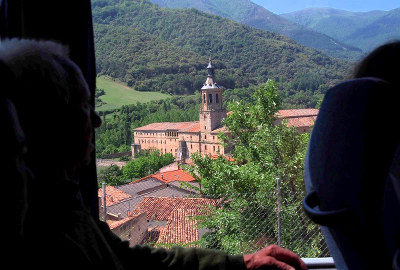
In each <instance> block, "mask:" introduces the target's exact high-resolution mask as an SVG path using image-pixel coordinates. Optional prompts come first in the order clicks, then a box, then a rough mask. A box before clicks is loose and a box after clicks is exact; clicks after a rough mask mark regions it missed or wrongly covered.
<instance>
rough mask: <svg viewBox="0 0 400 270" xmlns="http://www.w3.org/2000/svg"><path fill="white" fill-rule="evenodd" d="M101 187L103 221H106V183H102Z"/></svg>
mask: <svg viewBox="0 0 400 270" xmlns="http://www.w3.org/2000/svg"><path fill="white" fill-rule="evenodd" d="M102 189H103V198H102V200H103V221H104V222H106V221H107V205H106V183H104V182H103V183H102Z"/></svg>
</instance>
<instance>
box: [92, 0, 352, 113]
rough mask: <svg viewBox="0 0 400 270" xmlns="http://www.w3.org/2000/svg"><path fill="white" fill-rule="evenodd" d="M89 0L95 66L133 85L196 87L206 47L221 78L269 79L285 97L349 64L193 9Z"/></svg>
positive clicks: (322, 84) (340, 75)
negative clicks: (91, 9)
mask: <svg viewBox="0 0 400 270" xmlns="http://www.w3.org/2000/svg"><path fill="white" fill-rule="evenodd" d="M92 4H93V19H94V30H95V42H96V62H97V63H96V65H97V71H98V73H99V74H100V75H108V76H111V77H113V78H117V79H119V80H121V81H122V82H126V83H127V85H128V86H130V87H132V88H133V89H134V90H137V91H156V92H164V93H169V94H178V95H181V94H193V93H195V92H196V91H199V89H200V88H201V87H202V84H203V82H204V80H205V78H206V70H205V67H206V65H207V63H208V57H209V50H210V49H211V50H212V52H213V56H214V63H215V65H216V66H217V68H218V69H217V71H216V72H217V79H219V83H220V84H221V85H223V86H225V87H226V88H228V89H233V88H246V87H248V86H251V85H258V84H260V83H264V82H266V81H267V79H274V80H276V81H279V82H281V84H280V87H281V90H282V93H283V94H282V95H283V96H284V97H285V98H289V97H290V96H293V95H297V94H298V92H299V91H304V92H307V91H308V92H307V93H308V94H307V95H308V96H310V95H313V94H314V93H322V92H324V91H325V90H326V89H327V87H329V86H332V85H334V84H336V83H337V82H339V81H341V80H343V79H344V78H345V77H346V76H347V74H348V72H349V68H350V66H351V65H350V64H349V63H348V62H345V61H341V60H337V59H334V58H331V57H328V56H326V55H324V54H323V53H321V52H319V51H316V50H313V49H310V48H306V47H304V46H301V45H299V44H298V43H296V42H294V41H293V40H290V39H288V38H286V37H283V36H281V35H278V34H274V33H271V32H267V31H262V30H258V29H254V28H252V27H249V26H246V25H243V24H240V23H237V22H234V21H232V20H229V19H225V18H222V17H218V16H214V15H210V14H206V13H203V12H200V11H198V10H195V9H186V10H172V9H165V8H160V7H158V6H157V5H155V4H152V3H150V2H149V1H144V0H142V1H133V0H131V1H128V0H126V1H117V0H114V1H111V0H109V1H105V0H93V1H92ZM304 74H314V75H315V76H305V77H304V76H303V75H304ZM303 77H304V78H305V80H308V81H306V82H304V79H302V78H303ZM315 78H318V79H317V80H315ZM299 81H302V83H298V82H299ZM315 82H316V83H315ZM310 85H312V87H311V86H310ZM309 86H310V87H309ZM300 103H301V102H300ZM296 104H297V105H301V104H298V102H297V101H296ZM306 105H308V104H303V106H306Z"/></svg>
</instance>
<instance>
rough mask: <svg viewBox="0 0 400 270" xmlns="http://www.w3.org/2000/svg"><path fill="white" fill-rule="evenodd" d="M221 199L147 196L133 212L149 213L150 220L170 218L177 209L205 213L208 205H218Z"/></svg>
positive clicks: (136, 213) (134, 213)
mask: <svg viewBox="0 0 400 270" xmlns="http://www.w3.org/2000/svg"><path fill="white" fill-rule="evenodd" d="M218 203H219V200H215V199H205V198H168V197H145V198H143V200H142V201H141V202H140V203H139V205H138V206H137V207H136V208H135V210H134V211H133V212H132V214H133V215H139V214H141V213H146V214H147V219H148V220H169V217H170V215H171V213H172V212H173V211H175V210H177V209H180V208H183V209H192V210H193V211H194V212H193V213H195V214H196V215H202V214H205V213H206V211H207V206H211V205H213V206H216V205H218Z"/></svg>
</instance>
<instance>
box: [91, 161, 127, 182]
mask: <svg viewBox="0 0 400 270" xmlns="http://www.w3.org/2000/svg"><path fill="white" fill-rule="evenodd" d="M97 177H98V180H99V181H98V183H99V187H101V184H102V183H106V184H107V185H109V186H119V185H122V184H125V183H126V181H125V179H124V178H123V176H122V170H121V169H120V168H119V167H118V166H117V165H115V164H112V165H111V166H108V167H106V168H104V169H100V170H99V171H98V174H97Z"/></svg>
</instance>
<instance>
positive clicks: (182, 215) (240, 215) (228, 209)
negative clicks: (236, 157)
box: [99, 180, 330, 257]
mask: <svg viewBox="0 0 400 270" xmlns="http://www.w3.org/2000/svg"><path fill="white" fill-rule="evenodd" d="M197 187H198V185H197ZM290 196H291V197H292V198H288V194H287V193H281V192H280V183H279V180H277V184H276V189H275V190H272V191H270V192H269V193H268V192H265V193H260V192H254V191H249V192H247V193H237V194H219V195H218V196H216V195H213V196H204V195H202V194H201V192H199V191H198V190H196V189H194V188H189V187H187V186H180V185H179V183H175V184H174V183H170V184H162V183H160V182H158V181H153V180H146V181H141V182H138V183H136V184H128V185H124V186H119V187H109V186H107V187H105V186H103V189H100V190H99V199H100V215H101V217H102V219H103V220H104V219H106V221H107V223H108V224H109V226H110V228H111V229H112V230H113V231H114V232H115V233H116V234H118V235H119V236H120V237H121V238H123V239H125V240H128V241H130V244H131V245H136V244H147V245H152V246H163V247H167V248H168V247H170V246H173V245H181V246H196V247H206V248H216V249H222V250H225V251H226V252H228V253H230V254H239V253H248V252H254V251H256V250H258V249H261V248H262V247H265V246H266V245H269V244H278V245H280V246H282V247H285V248H288V249H290V250H293V251H295V252H296V253H298V254H299V255H300V256H301V257H329V256H330V255H329V251H328V248H327V246H326V244H325V241H324V238H323V235H322V233H321V232H320V229H319V227H318V226H317V225H315V224H313V223H312V222H311V221H310V220H309V219H308V218H307V216H306V215H305V213H304V211H303V209H302V206H301V200H302V198H303V197H304V191H296V192H295V193H294V194H291V195H290ZM293 198H295V199H293ZM103 202H106V205H105V207H104V205H103Z"/></svg>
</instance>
